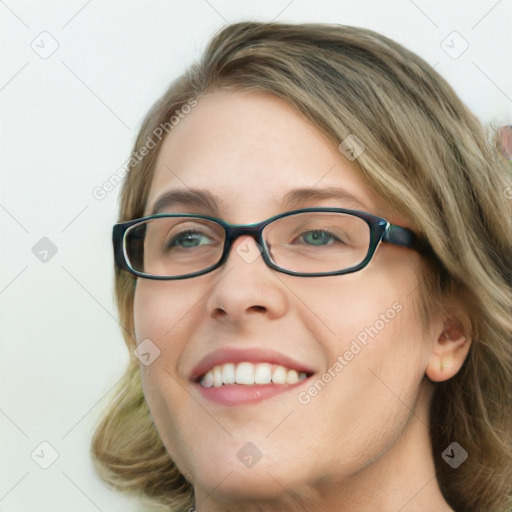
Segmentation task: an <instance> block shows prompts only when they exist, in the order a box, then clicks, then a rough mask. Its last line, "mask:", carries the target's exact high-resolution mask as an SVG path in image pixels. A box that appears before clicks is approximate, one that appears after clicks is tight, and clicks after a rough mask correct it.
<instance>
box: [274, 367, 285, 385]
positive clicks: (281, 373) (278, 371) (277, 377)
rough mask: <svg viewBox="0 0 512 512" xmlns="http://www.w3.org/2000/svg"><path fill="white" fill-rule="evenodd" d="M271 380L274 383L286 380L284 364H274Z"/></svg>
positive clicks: (281, 382) (282, 382)
mask: <svg viewBox="0 0 512 512" xmlns="http://www.w3.org/2000/svg"><path fill="white" fill-rule="evenodd" d="M272 382H273V383H274V384H284V383H285V382H286V368H285V367H284V366H276V367H275V368H274V371H273V372H272Z"/></svg>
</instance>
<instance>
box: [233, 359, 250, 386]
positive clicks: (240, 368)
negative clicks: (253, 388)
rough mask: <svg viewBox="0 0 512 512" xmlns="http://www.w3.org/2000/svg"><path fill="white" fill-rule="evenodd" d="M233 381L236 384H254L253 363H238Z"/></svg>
mask: <svg viewBox="0 0 512 512" xmlns="http://www.w3.org/2000/svg"><path fill="white" fill-rule="evenodd" d="M235 382H236V383H237V384H254V365H253V364H251V363H240V364H238V365H237V367H236V371H235Z"/></svg>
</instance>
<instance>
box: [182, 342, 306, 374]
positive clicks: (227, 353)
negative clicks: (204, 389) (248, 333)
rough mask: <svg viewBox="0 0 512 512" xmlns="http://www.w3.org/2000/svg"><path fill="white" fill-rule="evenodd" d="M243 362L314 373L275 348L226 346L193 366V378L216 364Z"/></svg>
mask: <svg viewBox="0 0 512 512" xmlns="http://www.w3.org/2000/svg"><path fill="white" fill-rule="evenodd" d="M242 362H249V363H269V364H276V365H281V366H285V367H286V368H290V369H292V370H296V371H297V372H304V373H306V374H312V373H314V370H312V369H311V368H310V367H308V366H307V365H305V364H303V363H300V362H298V361H296V360H294V359H293V358H291V357H289V356H287V355H284V354H281V353H279V352H275V351H273V350H266V349H261V348H250V349H247V348H246V349H236V348H224V349H219V350H215V351H214V352H210V353H209V354H207V355H206V356H205V357H203V358H202V359H201V360H200V361H199V363H197V365H196V366H195V367H194V368H193V370H192V375H191V378H192V380H199V379H200V378H201V377H202V376H203V375H205V374H206V372H208V371H209V370H211V369H212V368H213V367H214V366H218V365H221V364H225V363H234V364H236V363H242Z"/></svg>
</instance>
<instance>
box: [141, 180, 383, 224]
mask: <svg viewBox="0 0 512 512" xmlns="http://www.w3.org/2000/svg"><path fill="white" fill-rule="evenodd" d="M326 199H337V200H339V201H343V203H344V204H345V205H347V206H349V207H351V208H354V209H357V210H363V211H366V212H371V211H373V212H375V213H376V214H378V215H382V212H381V211H380V210H379V209H378V208H376V207H373V208H370V206H369V205H367V204H364V203H362V202H361V201H359V200H358V199H356V198H355V197H354V196H353V195H352V194H349V193H348V192H347V191H346V190H344V189H342V188H339V187H325V188H296V189H293V190H290V191H289V192H287V193H286V194H285V196H284V198H283V202H282V204H283V208H284V209H285V210H293V209H296V208H298V207H300V206H301V205H303V204H304V203H310V202H313V201H321V200H326ZM175 206H180V207H190V208H203V209H206V210H208V211H209V212H211V213H212V214H213V215H214V216H217V217H220V209H221V207H222V206H225V203H224V202H223V201H222V200H221V199H220V198H218V197H217V196H215V195H214V194H212V193H211V192H209V191H208V190H204V189H196V188H189V189H175V190H171V191H169V192H165V193H164V194H162V195H161V196H160V197H159V198H158V199H157V200H156V201H155V204H154V205H153V209H152V211H151V215H155V214H157V213H161V212H162V211H163V210H166V209H170V208H172V207H175Z"/></svg>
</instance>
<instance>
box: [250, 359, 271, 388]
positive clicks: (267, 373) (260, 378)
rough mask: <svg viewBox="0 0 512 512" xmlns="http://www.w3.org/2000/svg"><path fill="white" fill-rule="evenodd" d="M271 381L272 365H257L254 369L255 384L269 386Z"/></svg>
mask: <svg viewBox="0 0 512 512" xmlns="http://www.w3.org/2000/svg"><path fill="white" fill-rule="evenodd" d="M271 381H272V365H270V364H268V363H259V364H257V365H255V369H254V383H255V384H270V382H271Z"/></svg>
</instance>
